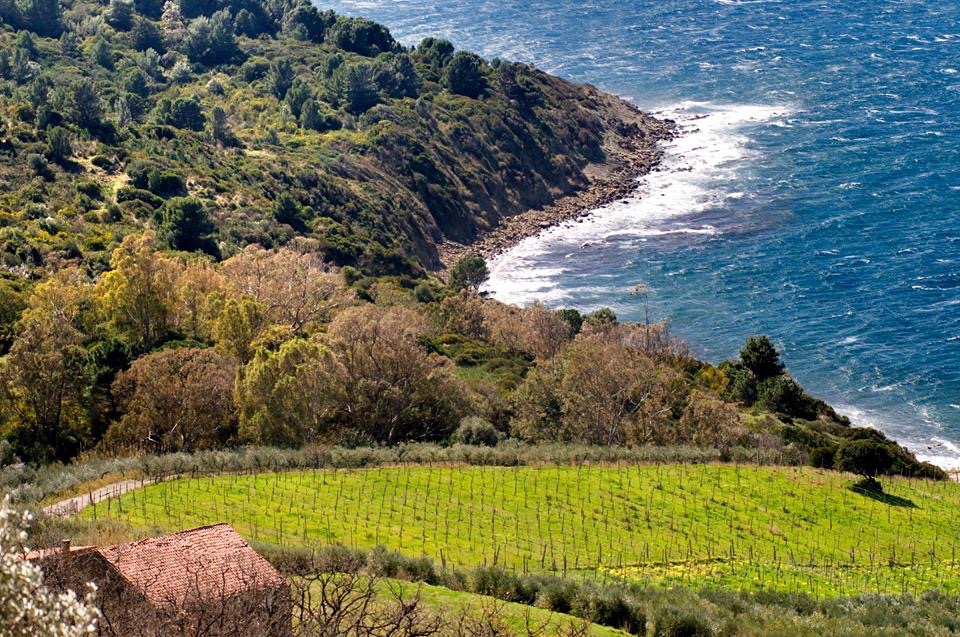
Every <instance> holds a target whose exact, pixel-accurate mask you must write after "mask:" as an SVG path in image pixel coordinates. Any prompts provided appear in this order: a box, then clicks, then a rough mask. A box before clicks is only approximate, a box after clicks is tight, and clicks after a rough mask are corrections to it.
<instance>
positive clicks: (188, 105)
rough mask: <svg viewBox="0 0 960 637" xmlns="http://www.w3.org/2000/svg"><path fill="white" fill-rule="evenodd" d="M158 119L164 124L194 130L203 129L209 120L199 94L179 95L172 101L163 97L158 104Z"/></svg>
mask: <svg viewBox="0 0 960 637" xmlns="http://www.w3.org/2000/svg"><path fill="white" fill-rule="evenodd" d="M157 119H158V120H160V122H162V123H164V124H169V125H170V126H176V127H177V128H183V129H186V130H193V131H202V130H203V127H204V124H205V123H206V121H207V118H206V116H204V114H203V106H202V105H201V103H200V98H199V97H198V96H197V95H190V96H189V97H178V98H176V99H175V100H172V101H171V100H170V99H168V98H164V99H162V100H161V101H160V103H159V104H158V105H157Z"/></svg>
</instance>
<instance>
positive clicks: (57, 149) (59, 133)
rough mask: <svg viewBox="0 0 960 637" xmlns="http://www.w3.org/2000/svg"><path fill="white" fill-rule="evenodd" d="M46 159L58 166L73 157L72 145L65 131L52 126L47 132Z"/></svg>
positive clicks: (68, 134)
mask: <svg viewBox="0 0 960 637" xmlns="http://www.w3.org/2000/svg"><path fill="white" fill-rule="evenodd" d="M46 154H47V157H48V158H49V159H50V160H51V161H54V162H57V163H58V164H63V163H66V162H67V161H68V160H69V159H70V157H71V156H72V155H73V144H72V140H71V137H70V133H69V132H68V131H67V129H65V128H62V127H60V126H54V127H53V128H51V129H50V130H48V131H47V153H46Z"/></svg>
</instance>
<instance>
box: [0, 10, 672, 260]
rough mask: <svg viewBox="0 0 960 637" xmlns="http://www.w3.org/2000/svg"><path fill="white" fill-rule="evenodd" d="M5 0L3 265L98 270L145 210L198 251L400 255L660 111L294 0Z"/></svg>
mask: <svg viewBox="0 0 960 637" xmlns="http://www.w3.org/2000/svg"><path fill="white" fill-rule="evenodd" d="M36 4H37V5H39V4H40V0H37V2H36ZM17 6H19V5H11V6H10V7H7V6H6V5H0V51H2V53H0V184H2V185H0V225H2V234H0V253H2V255H3V268H4V270H5V271H6V272H7V276H20V275H30V274H33V273H36V272H38V271H43V270H50V269H58V268H62V267H64V266H65V265H68V264H71V263H80V264H82V265H83V266H84V267H85V268H87V269H88V270H89V271H91V272H93V273H97V272H99V271H102V270H103V269H104V268H105V266H106V264H107V262H108V260H109V256H110V253H111V251H112V250H113V249H114V248H115V247H116V246H117V245H118V242H119V241H120V240H121V239H122V238H123V236H125V235H127V234H130V233H137V232H141V231H142V230H143V229H145V228H149V227H152V228H154V229H156V230H157V231H158V232H159V233H160V234H161V235H163V237H164V240H165V242H166V244H167V245H168V246H169V247H170V248H173V249H177V250H185V251H200V252H206V253H208V254H210V255H211V256H213V257H214V258H217V259H221V258H226V257H229V256H230V255H232V254H235V253H237V252H238V251H239V250H241V249H242V248H243V247H244V246H247V245H250V244H259V245H261V246H263V247H266V248H270V247H276V246H280V245H284V244H286V243H287V242H289V241H290V240H291V239H292V238H294V237H297V236H301V237H307V238H309V239H311V240H312V241H314V242H315V247H316V249H318V250H319V251H320V252H321V253H322V254H323V255H324V256H325V257H326V258H327V259H328V260H330V261H332V262H334V263H336V264H339V265H355V266H359V267H361V268H362V269H363V270H365V271H366V272H367V273H371V274H377V273H391V272H393V273H396V272H420V271H422V270H423V268H430V267H434V266H437V265H438V263H439V261H438V259H439V255H438V251H437V246H438V245H439V244H440V243H442V242H443V241H445V240H453V241H459V242H469V241H471V240H473V239H474V238H476V237H477V236H478V235H479V234H481V233H483V232H484V231H486V230H489V229H490V228H492V227H495V226H496V225H498V224H499V223H500V221H501V220H502V219H503V218H505V217H507V216H511V215H515V214H517V213H519V212H522V211H525V210H527V209H531V208H537V207H540V206H543V205H545V204H549V203H551V202H553V201H554V200H555V199H557V198H558V197H561V196H563V195H569V194H571V193H574V192H578V191H580V190H582V189H584V188H585V187H586V186H588V185H589V184H590V183H593V182H596V181H598V180H600V181H602V180H605V179H611V178H613V177H615V176H620V177H623V175H624V174H626V173H628V172H629V173H632V174H630V176H633V175H634V174H638V173H640V172H642V171H644V170H646V169H648V168H649V167H650V165H651V164H652V163H653V162H654V161H655V151H654V142H655V141H656V140H657V139H660V138H663V137H664V136H665V135H667V134H668V131H669V127H668V125H667V124H665V123H662V122H659V121H656V120H654V119H652V118H650V117H648V116H646V115H644V114H643V113H641V112H639V111H637V110H636V109H634V108H633V107H631V106H629V105H628V104H626V103H625V102H623V101H621V100H619V99H617V98H614V97H611V96H609V95H605V94H603V93H601V92H599V91H597V90H596V89H594V88H593V87H590V86H585V85H576V84H571V83H569V82H566V81H564V80H561V79H559V78H556V77H552V76H550V75H547V74H545V73H542V72H540V71H538V70H536V69H534V68H532V67H530V66H526V65H520V64H513V63H509V62H503V61H500V60H494V61H492V62H487V61H485V60H482V59H480V58H478V57H477V56H475V55H472V54H469V53H465V52H455V51H454V49H453V47H452V46H451V45H450V43H448V42H445V41H439V40H433V39H427V40H425V41H424V42H423V43H422V44H420V45H419V46H418V47H416V48H413V49H407V48H404V47H403V46H401V45H400V44H398V43H397V42H396V41H395V40H394V39H393V38H392V37H391V36H390V34H389V32H388V31H387V30H386V29H385V28H384V27H382V26H380V25H376V24H374V23H371V22H369V21H366V20H361V19H351V18H344V17H340V16H336V15H334V14H333V13H331V12H329V11H326V12H320V11H318V10H317V9H315V8H314V7H313V6H312V5H310V4H309V3H298V2H293V1H287V2H265V3H262V4H261V3H257V2H240V1H236V2H230V1H228V2H204V1H201V0H183V1H182V2H180V3H175V2H168V3H167V4H166V5H163V4H162V3H159V2H156V1H153V2H151V1H149V0H142V1H139V0H138V1H137V2H135V3H132V4H131V3H128V2H126V1H125V0H114V1H113V2H111V3H110V4H109V5H107V6H105V5H101V4H98V3H93V2H84V1H82V0H73V1H72V2H70V1H68V2H65V3H63V4H62V9H61V10H60V11H57V10H56V3H54V5H53V6H52V7H49V8H48V9H49V10H48V11H47V12H46V13H42V12H40V10H39V9H37V10H36V11H34V12H33V13H31V10H30V9H29V7H26V6H24V7H20V8H19V9H18V8H17ZM31 6H32V5H31ZM38 12H39V14H38ZM18 29H19V30H18ZM183 197H190V198H192V199H194V200H195V203H194V205H192V206H191V207H189V208H188V209H184V208H183V206H182V203H183V200H182V199H181V198H183Z"/></svg>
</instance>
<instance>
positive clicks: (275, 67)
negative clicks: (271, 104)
mask: <svg viewBox="0 0 960 637" xmlns="http://www.w3.org/2000/svg"><path fill="white" fill-rule="evenodd" d="M293 79H294V71H293V63H292V62H290V60H289V59H288V58H280V59H277V60H274V61H273V62H271V63H270V70H269V71H268V72H267V82H268V83H269V85H270V90H271V91H272V92H273V95H274V97H276V98H277V99H278V100H282V99H283V98H284V97H286V95H287V91H289V90H290V86H291V85H293Z"/></svg>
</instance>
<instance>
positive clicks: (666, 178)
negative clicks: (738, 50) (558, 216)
mask: <svg viewBox="0 0 960 637" xmlns="http://www.w3.org/2000/svg"><path fill="white" fill-rule="evenodd" d="M653 111H654V113H655V114H656V115H658V116H660V117H664V118H669V119H672V120H674V121H675V122H676V123H677V126H678V130H679V133H680V134H679V135H678V136H677V137H676V138H675V139H673V140H671V141H669V142H667V143H665V144H663V146H662V150H663V160H662V162H661V164H660V166H659V167H658V170H656V171H653V172H651V173H649V174H648V175H645V176H643V177H641V178H639V179H638V180H637V190H636V193H635V195H633V196H631V197H628V198H626V199H624V200H620V201H616V202H613V203H611V204H608V205H606V206H603V207H601V208H598V209H596V210H594V211H592V212H591V213H590V214H589V215H587V216H586V217H585V218H582V219H579V220H576V221H572V222H567V223H564V224H561V225H559V226H554V227H552V228H548V229H546V230H544V231H543V232H541V233H540V234H538V235H536V236H534V237H529V238H527V239H525V240H523V241H521V242H520V243H519V244H518V245H517V246H515V247H513V248H512V249H510V250H507V251H505V252H504V253H503V254H501V255H499V256H497V257H496V258H494V259H493V260H492V262H491V264H490V270H491V276H490V279H489V281H488V282H487V285H486V286H485V290H486V291H488V292H490V293H492V294H493V295H494V296H495V297H497V298H499V299H501V300H503V301H506V302H510V303H519V304H527V303H530V302H532V301H534V300H542V301H547V300H548V299H550V298H553V299H556V298H558V297H559V296H562V297H563V298H566V297H568V296H570V295H569V293H564V294H562V295H561V294H560V293H557V292H554V291H552V290H551V287H552V285H553V283H554V281H555V277H556V276H557V275H558V274H560V273H559V272H556V271H555V269H553V270H550V269H549V268H543V267H542V266H543V264H541V263H539V261H538V259H537V258H538V257H540V256H543V255H548V254H554V253H556V252H561V254H562V257H565V258H566V260H568V261H570V260H576V258H577V256H576V250H577V249H580V248H583V247H590V246H592V245H595V244H597V243H603V242H608V241H616V243H617V244H618V245H620V246H630V245H632V244H633V243H635V242H638V241H639V242H641V243H642V242H643V241H646V240H649V239H651V238H655V237H665V236H671V235H685V234H686V235H708V236H709V235H717V234H719V233H720V232H721V231H720V230H719V229H718V228H717V227H715V226H714V225H711V224H700V225H697V224H684V223H679V224H678V223H677V220H678V219H679V218H688V217H694V216H695V215H697V214H698V213H703V212H704V211H707V210H711V209H721V208H723V207H724V206H725V205H727V204H728V202H735V201H738V200H740V199H744V198H746V197H747V196H748V195H749V193H747V192H744V191H743V189H742V188H740V189H736V190H734V189H732V186H733V185H735V184H737V173H738V172H739V171H740V170H742V169H743V168H744V167H745V166H746V165H748V163H749V161H748V160H750V159H752V158H754V156H755V154H756V152H755V151H754V150H752V149H751V147H750V137H749V135H748V131H749V129H750V128H751V127H754V126H760V125H769V124H771V123H773V122H774V121H777V120H782V119H784V118H786V117H788V116H789V115H791V114H793V113H795V112H796V110H795V109H794V108H793V107H791V106H784V105H777V106H773V105H758V104H726V105H721V104H714V103H711V102H698V101H684V102H681V103H679V104H674V105H672V106H668V107H665V108H659V109H653Z"/></svg>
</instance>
